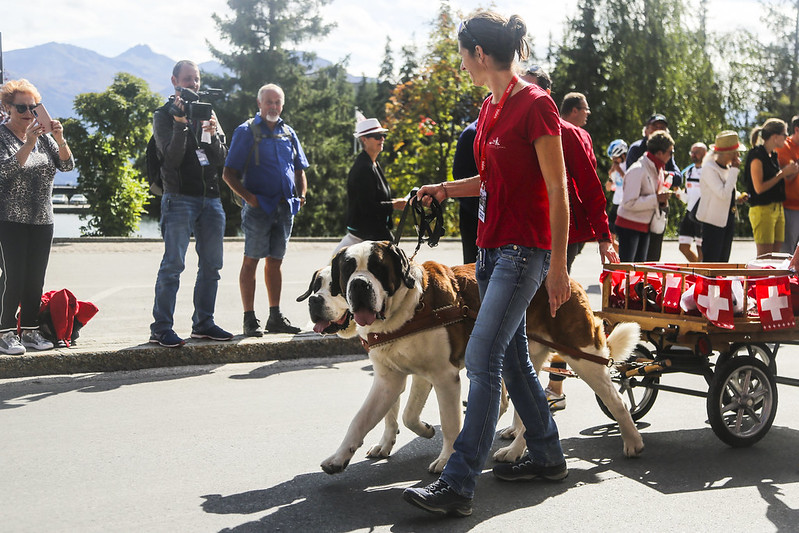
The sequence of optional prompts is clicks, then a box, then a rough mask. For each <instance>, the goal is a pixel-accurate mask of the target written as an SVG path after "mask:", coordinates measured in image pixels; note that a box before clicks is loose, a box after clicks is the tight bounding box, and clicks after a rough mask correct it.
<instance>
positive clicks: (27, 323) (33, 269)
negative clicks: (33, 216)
mask: <svg viewBox="0 0 799 533" xmlns="http://www.w3.org/2000/svg"><path fill="white" fill-rule="evenodd" d="M52 242H53V225H52V224H47V225H35V224H20V223H17V222H0V268H2V269H3V273H2V275H0V291H2V298H0V306H2V307H0V332H5V331H9V330H15V331H16V329H17V309H18V308H19V309H20V314H19V324H20V327H22V328H23V329H33V328H37V327H39V307H40V306H41V303H42V289H43V287H44V274H45V272H46V271H47V262H48V260H49V259H50V246H51V245H52Z"/></svg>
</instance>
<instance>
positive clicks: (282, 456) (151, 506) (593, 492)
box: [0, 350, 799, 532]
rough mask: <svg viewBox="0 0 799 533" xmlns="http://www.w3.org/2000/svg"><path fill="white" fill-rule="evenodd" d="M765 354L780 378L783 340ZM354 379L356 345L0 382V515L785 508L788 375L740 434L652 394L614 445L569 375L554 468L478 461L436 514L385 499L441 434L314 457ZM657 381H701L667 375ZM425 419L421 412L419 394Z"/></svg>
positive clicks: (685, 400)
mask: <svg viewBox="0 0 799 533" xmlns="http://www.w3.org/2000/svg"><path fill="white" fill-rule="evenodd" d="M794 352H795V350H794ZM781 356H782V357H783V359H784V360H786V362H787V363H790V364H787V365H785V368H784V369H783V370H787V371H791V370H792V371H794V372H793V375H794V376H796V375H797V371H799V365H797V364H796V360H795V359H794V360H791V359H792V358H793V357H794V356H795V353H792V354H790V355H789V354H788V352H785V353H783V354H781ZM779 360H780V359H779V358H778V361H779ZM672 378H673V379H672ZM464 381H466V380H464ZM370 382H371V367H370V365H369V362H368V360H366V359H363V358H355V359H353V358H346V359H341V358H338V359H319V360H311V361H305V362H301V363H300V362H279V361H278V362H272V363H249V364H238V365H225V366H220V367H182V368H175V369H160V370H148V371H137V372H132V373H107V374H98V375H76V376H69V377H47V378H38V379H30V378H26V379H19V380H12V381H5V382H3V383H2V386H0V425H1V426H2V428H3V429H2V435H1V436H0V446H2V449H3V454H2V458H0V494H2V497H1V498H0V516H2V517H3V518H2V528H1V529H2V530H3V531H14V532H16V531H80V532H95V531H96V532H108V531H159V532H160V531H163V532H174V531H198V532H199V531H288V532H310V531H325V532H344V531H395V532H401V531H532V530H536V531H553V532H557V531H625V532H626V531H630V532H637V531H641V532H652V531H690V532H695V531H725V532H737V531H740V532H744V531H745V532H752V531H757V532H765V531H796V527H797V526H796V524H797V523H799V469H798V468H797V452H796V449H797V448H796V443H797V442H799V440H798V438H799V431H797V429H795V428H794V427H793V426H796V425H797V424H796V415H795V409H794V406H795V405H796V404H797V401H799V396H798V394H799V391H797V390H796V389H791V388H789V387H783V386H780V388H779V393H780V395H781V396H780V404H781V409H779V410H778V413H777V419H776V421H775V424H774V427H773V428H772V429H771V431H770V432H769V433H768V434H767V435H766V437H765V438H764V439H763V440H762V441H760V442H759V443H757V444H756V445H755V446H753V447H751V448H742V449H732V448H729V447H727V446H726V445H724V444H723V443H722V442H721V441H719V440H718V439H717V438H716V437H715V435H714V434H713V432H712V430H711V429H710V427H709V426H708V425H707V424H706V422H705V420H706V418H707V414H706V411H705V401H704V400H703V399H701V398H696V397H691V396H681V395H676V394H666V393H661V395H660V396H659V398H658V400H657V402H656V403H655V405H654V407H653V408H652V411H651V412H650V413H649V414H648V415H647V416H646V417H645V418H644V419H643V420H642V422H641V424H640V426H639V427H640V430H641V432H642V435H643V439H644V442H645V444H646V449H645V451H644V454H643V456H642V457H641V458H639V459H625V458H624V457H623V454H622V444H621V439H620V437H619V436H618V434H617V432H616V430H615V425H612V424H610V423H609V422H610V421H609V420H608V419H607V418H605V416H604V415H603V414H602V412H601V411H600V410H599V408H598V407H597V404H596V402H595V400H594V397H593V394H592V392H591V391H590V390H589V389H588V388H587V386H586V385H585V384H584V383H583V382H581V381H578V380H574V379H570V380H569V381H568V382H567V384H566V391H567V396H568V406H567V409H566V410H565V411H561V412H559V413H557V414H556V417H555V418H556V421H557V423H558V426H559V428H560V435H561V439H562V442H563V447H564V451H565V453H566V455H567V462H568V466H569V469H570V475H569V477H568V478H567V479H566V480H565V481H563V482H561V483H554V484H550V483H546V484H542V483H517V484H513V483H505V482H500V481H497V480H495V479H493V478H492V476H491V474H490V473H486V474H485V475H484V476H482V477H481V478H480V480H479V482H478V486H477V493H476V498H475V512H474V515H473V516H472V517H469V518H465V519H441V518H436V517H434V516H432V515H428V514H427V513H424V512H423V511H420V510H418V509H416V508H413V507H411V506H409V505H408V504H407V503H405V502H404V501H403V500H402V499H401V491H402V489H404V488H405V487H408V486H413V485H416V484H420V483H423V484H427V483H430V482H432V481H433V480H434V479H435V478H434V477H433V476H432V475H430V474H428V473H427V472H426V467H427V464H428V463H429V462H430V461H431V460H432V458H434V457H435V456H436V455H437V454H438V450H439V447H440V444H441V441H440V433H437V434H436V436H435V437H434V438H433V439H432V440H425V439H422V438H419V437H417V436H416V435H414V434H411V433H410V432H409V431H407V430H405V429H404V428H403V430H402V431H401V432H400V434H399V435H398V441H397V444H396V447H395V449H394V452H393V454H392V456H391V457H390V458H389V459H387V460H380V461H373V460H368V459H366V458H365V457H364V454H365V449H366V448H368V447H369V446H370V445H372V444H376V442H377V440H378V439H379V434H380V430H381V428H380V426H378V428H376V429H375V430H374V431H372V432H371V433H370V434H369V435H368V436H367V437H366V439H365V443H364V444H365V445H364V447H363V448H362V449H361V450H359V451H358V452H357V453H356V456H355V458H354V459H353V461H352V463H351V465H350V466H349V468H348V469H347V470H346V471H345V472H343V473H342V474H338V475H336V476H329V475H327V474H325V473H323V472H322V471H321V469H320V468H319V463H320V462H321V461H322V460H323V459H324V458H326V457H327V456H328V455H330V454H332V453H333V451H335V449H336V448H337V447H338V444H339V443H340V440H341V439H342V438H343V436H344V433H345V431H346V428H347V426H348V424H349V422H350V420H351V418H352V416H353V415H354V413H355V411H356V410H357V408H358V407H359V405H360V403H361V401H362V399H363V398H364V397H365V395H366V392H367V390H368V388H369V386H370ZM669 383H671V384H679V385H682V386H686V385H691V386H693V385H700V386H701V385H702V383H700V382H698V381H697V379H696V378H695V377H692V376H683V375H676V376H670V379H669ZM424 418H425V420H427V421H429V422H431V423H433V424H436V425H437V424H438V416H437V411H436V405H435V402H433V401H431V402H430V403H429V405H428V406H427V407H426V410H425V413H424ZM509 421H510V417H509V415H507V414H506V415H505V416H504V418H503V419H502V420H501V421H500V425H501V426H502V425H505V424H508V423H509ZM437 429H438V428H437ZM492 464H493V463H492V461H489V464H488V465H487V468H490V467H491V466H492Z"/></svg>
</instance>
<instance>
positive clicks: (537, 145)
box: [403, 11, 571, 516]
mask: <svg viewBox="0 0 799 533" xmlns="http://www.w3.org/2000/svg"><path fill="white" fill-rule="evenodd" d="M526 35H527V26H526V25H525V23H524V21H523V20H522V19H521V18H519V17H518V16H516V15H513V16H511V17H510V19H506V18H505V17H502V16H501V15H498V14H496V13H493V12H491V11H478V12H477V13H475V14H474V15H472V16H471V17H470V18H469V19H468V20H466V21H464V22H462V23H461V25H460V26H459V28H458V50H459V52H460V55H461V59H462V63H461V69H462V70H465V71H467V72H468V73H469V75H470V76H471V78H472V81H473V83H475V84H476V85H485V86H487V87H488V89H489V90H490V91H491V93H492V94H491V96H489V97H488V98H486V100H485V101H484V102H483V107H482V109H481V111H480V116H479V118H478V122H477V124H478V125H477V135H476V137H475V143H474V152H475V162H476V163H477V169H478V171H479V175H478V176H475V177H473V178H467V179H465V180H459V181H455V182H444V183H439V184H436V185H425V186H424V187H422V188H421V189H420V190H419V192H418V196H417V197H418V198H419V199H421V200H422V202H423V203H430V198H425V197H426V196H432V197H435V198H436V199H437V200H439V201H444V200H445V199H447V198H451V197H458V196H477V197H479V216H478V219H479V222H478V228H477V245H478V248H479V252H478V258H477V264H476V272H475V274H476V277H477V283H478V286H479V288H480V297H481V301H482V303H481V307H480V311H479V314H478V316H477V320H476V322H475V325H474V329H473V330H472V334H471V336H470V338H469V344H468V345H467V347H466V357H465V362H466V370H467V375H468V377H469V399H468V403H467V408H466V417H465V419H464V423H463V429H462V430H461V432H460V435H459V436H458V438H457V440H456V441H455V445H454V452H453V454H452V455H451V456H450V458H449V461H448V462H447V465H446V467H445V468H444V471H443V473H442V474H441V477H440V478H439V479H438V480H437V481H435V482H434V483H432V484H430V485H428V486H426V487H420V488H409V489H406V490H405V491H404V492H403V497H404V498H405V500H406V501H408V502H409V503H411V504H413V505H416V506H418V507H420V508H422V509H425V510H427V511H430V512H433V513H439V514H444V513H447V514H455V515H459V516H468V515H470V514H471V513H472V496H473V494H474V488H475V484H476V480H477V476H478V475H479V474H480V472H481V471H482V470H483V467H484V465H485V462H486V459H487V458H488V454H489V452H490V451H491V444H492V441H493V439H494V432H495V430H496V425H497V418H498V417H499V399H500V394H501V378H503V377H504V379H505V385H506V386H507V388H508V392H509V393H510V396H511V399H512V400H513V405H514V407H515V408H516V411H517V412H518V413H519V416H520V417H521V419H522V422H524V425H525V428H526V432H525V438H526V441H527V449H528V454H527V455H526V456H525V457H523V458H522V459H521V460H519V461H518V462H516V463H515V464H501V465H497V466H495V467H494V476H495V477H497V478H498V479H501V480H505V481H518V480H547V481H557V480H561V479H563V478H565V477H566V476H567V475H568V469H567V468H566V461H565V459H564V457H563V451H562V449H561V445H560V438H559V436H558V429H557V426H556V425H555V421H554V420H553V419H552V415H551V414H550V411H549V405H548V403H547V399H546V395H545V394H544V390H543V389H542V388H541V384H540V383H539V382H538V378H537V376H536V374H535V371H534V370H533V366H532V364H531V363H530V359H529V355H528V351H527V337H526V333H525V313H526V311H527V307H528V305H529V304H530V301H531V300H532V298H533V295H535V293H536V291H537V290H538V288H539V286H540V285H541V284H542V283H544V284H545V285H546V289H547V291H548V293H549V305H550V313H551V314H552V316H555V312H556V311H557V310H558V308H559V307H560V306H561V305H562V304H563V303H565V302H566V301H567V300H568V299H569V297H570V295H571V290H570V286H569V277H568V274H567V273H566V240H567V233H568V227H569V206H568V200H567V195H566V172H565V168H564V163H563V151H562V147H561V137H560V119H559V114H558V108H557V106H556V105H555V102H553V101H552V98H550V96H549V95H548V94H547V93H546V92H545V91H544V90H543V89H541V88H540V87H538V86H537V85H533V84H528V83H526V82H524V81H520V80H519V79H518V77H517V76H516V74H515V73H514V58H515V56H516V55H518V56H519V58H520V59H525V57H526V56H527V53H528V51H529V46H528V44H527V42H526V40H525V36H526Z"/></svg>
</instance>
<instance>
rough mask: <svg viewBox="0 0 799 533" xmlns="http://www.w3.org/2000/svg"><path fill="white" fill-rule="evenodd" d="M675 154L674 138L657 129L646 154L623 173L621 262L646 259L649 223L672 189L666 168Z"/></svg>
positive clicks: (618, 228)
mask: <svg viewBox="0 0 799 533" xmlns="http://www.w3.org/2000/svg"><path fill="white" fill-rule="evenodd" d="M673 153H674V140H673V139H672V138H671V136H670V135H669V134H668V133H666V132H665V131H656V132H655V133H653V134H652V135H650V136H649V139H647V141H646V154H645V155H644V156H643V157H641V158H640V159H638V160H637V161H636V162H635V163H634V164H633V165H632V166H630V168H628V169H627V173H626V174H625V175H624V191H623V193H622V203H621V205H619V210H618V214H617V216H616V234H617V235H618V236H619V256H620V257H621V260H622V262H625V263H630V262H633V261H636V262H640V261H646V258H647V249H648V248H649V234H650V224H651V223H652V220H653V219H654V218H656V216H657V215H658V211H659V210H664V209H665V208H666V205H667V203H668V200H669V195H670V194H671V192H670V191H669V190H668V187H667V186H666V184H665V176H664V169H665V167H666V163H668V162H669V161H670V160H671V156H672V154H673Z"/></svg>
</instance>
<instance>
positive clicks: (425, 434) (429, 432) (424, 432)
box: [405, 421, 436, 439]
mask: <svg viewBox="0 0 799 533" xmlns="http://www.w3.org/2000/svg"><path fill="white" fill-rule="evenodd" d="M405 427H407V428H408V429H410V430H411V431H413V432H414V433H416V434H417V435H419V436H420V437H422V438H423V439H432V438H433V437H434V436H435V435H436V428H434V427H433V426H431V425H430V424H428V423H427V422H422V421H419V423H418V424H411V425H406V426H405Z"/></svg>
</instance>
